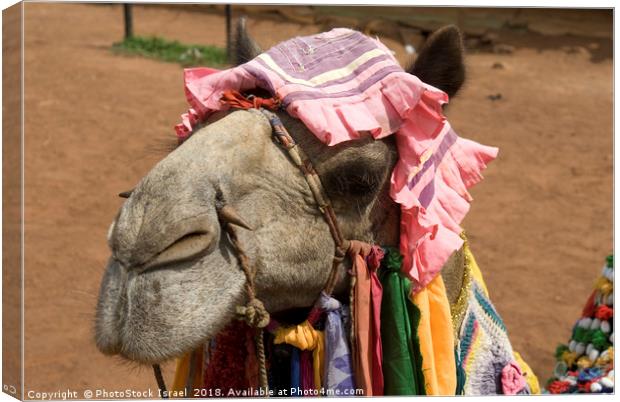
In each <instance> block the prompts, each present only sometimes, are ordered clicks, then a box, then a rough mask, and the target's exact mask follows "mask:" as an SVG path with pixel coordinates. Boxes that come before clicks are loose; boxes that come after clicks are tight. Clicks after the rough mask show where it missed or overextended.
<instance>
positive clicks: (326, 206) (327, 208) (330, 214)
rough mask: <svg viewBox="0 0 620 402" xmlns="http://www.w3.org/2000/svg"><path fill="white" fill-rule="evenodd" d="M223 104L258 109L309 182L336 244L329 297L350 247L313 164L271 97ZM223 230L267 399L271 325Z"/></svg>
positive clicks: (233, 236) (245, 265) (226, 98)
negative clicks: (239, 278)
mask: <svg viewBox="0 0 620 402" xmlns="http://www.w3.org/2000/svg"><path fill="white" fill-rule="evenodd" d="M222 101H223V102H225V103H228V104H229V105H231V106H232V107H235V108H239V109H258V110H259V111H260V112H261V113H262V114H263V116H265V117H266V118H267V120H268V121H269V124H270V125H271V128H272V136H273V138H274V140H275V142H277V143H278V145H280V146H281V147H282V148H283V149H284V150H285V151H286V153H287V154H288V156H289V159H290V160H291V161H292V162H293V164H294V165H295V166H297V168H299V170H300V171H301V173H302V174H303V176H304V178H305V180H306V182H307V183H308V187H309V188H310V191H311V192H312V195H313V197H314V200H315V202H316V203H317V207H318V209H319V211H320V212H321V214H322V215H323V218H324V219H325V222H326V223H327V226H328V227H329V231H330V233H331V236H332V238H333V239H334V243H335V250H334V257H333V260H332V267H331V271H330V274H329V277H328V279H327V282H326V283H325V286H324V293H326V294H327V295H331V294H332V292H333V291H334V287H335V286H336V282H337V278H338V269H339V267H340V265H341V264H342V262H343V261H344V258H345V256H346V253H347V251H348V250H349V248H350V246H351V242H350V241H349V240H346V239H345V238H344V237H343V236H342V232H341V230H340V227H339V226H338V221H337V219H336V214H335V212H334V209H333V207H332V205H331V203H330V202H329V198H328V197H327V194H326V192H325V190H324V188H323V185H322V184H321V180H320V178H319V175H318V174H317V172H316V170H314V167H313V165H312V163H311V162H310V160H309V159H308V157H307V156H306V154H305V153H304V151H303V150H302V149H301V147H300V146H299V144H298V143H297V142H295V140H294V139H293V137H292V136H291V135H290V134H289V132H288V130H287V129H286V127H285V126H284V124H282V121H281V120H280V118H279V117H278V115H277V114H275V113H274V112H272V111H270V110H267V109H266V108H269V109H272V110H276V109H277V108H278V107H279V106H280V104H279V102H278V101H277V100H275V99H273V98H272V99H264V98H259V97H256V96H253V95H250V96H247V97H245V96H244V95H242V94H240V93H238V92H236V91H227V92H225V93H224V95H223V97H222ZM223 229H224V230H225V231H226V233H227V234H228V238H229V240H230V242H231V245H232V248H233V250H234V251H235V254H236V256H237V260H238V261H239V265H240V266H241V269H242V271H243V273H244V275H245V277H246V283H245V290H246V294H247V303H246V305H245V306H239V307H237V315H238V318H240V319H243V320H244V321H245V322H246V323H247V324H248V325H249V326H250V327H252V328H255V330H256V333H255V336H254V341H255V344H256V357H257V360H258V364H259V383H260V387H261V388H262V389H263V390H264V391H265V393H264V394H265V395H266V396H268V395H269V392H268V388H269V385H268V378H267V365H266V357H265V347H264V342H263V337H264V329H265V327H267V326H268V325H270V316H269V313H268V312H267V310H266V309H265V307H264V305H263V303H262V302H261V301H260V300H259V299H257V298H256V290H255V282H254V279H255V276H256V268H255V267H254V266H252V264H251V263H250V260H249V258H248V257H247V255H246V253H245V251H244V250H243V247H242V246H241V243H240V242H239V238H238V236H237V232H236V229H235V228H234V227H233V225H232V224H230V223H224V225H223ZM320 313H321V311H320V309H319V308H318V307H316V306H315V307H313V308H312V310H311V311H310V313H309V315H308V321H309V322H310V323H311V324H314V323H316V321H318V319H319V317H320ZM190 365H191V364H190ZM153 370H154V373H155V379H156V380H157V385H158V387H159V389H160V395H162V396H163V397H164V398H166V397H167V394H168V393H167V391H166V385H165V382H164V379H163V376H162V373H161V368H160V366H159V365H158V364H154V365H153ZM191 371H192V370H191V367H190V377H191V378H188V381H187V386H186V392H187V394H186V395H189V392H191V386H192V384H193V376H192V375H191Z"/></svg>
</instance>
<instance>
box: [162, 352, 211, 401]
mask: <svg viewBox="0 0 620 402" xmlns="http://www.w3.org/2000/svg"><path fill="white" fill-rule="evenodd" d="M195 353H197V354H198V356H197V359H196V367H197V370H196V371H195V373H194V380H193V388H194V389H198V388H202V356H203V347H202V346H200V347H199V348H198V349H196V350H195ZM191 359H192V352H188V353H186V354H185V355H183V356H182V357H180V358H178V359H177V364H176V370H175V372H174V381H173V382H172V387H171V388H170V389H169V392H174V393H175V394H176V395H179V393H180V392H183V391H184V390H185V385H186V384H187V377H188V376H189V363H190V361H191ZM185 397H186V398H192V397H193V395H185Z"/></svg>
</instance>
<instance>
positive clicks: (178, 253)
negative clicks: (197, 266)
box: [139, 232, 215, 272]
mask: <svg viewBox="0 0 620 402" xmlns="http://www.w3.org/2000/svg"><path fill="white" fill-rule="evenodd" d="M214 240H215V234H214V233H213V232H192V233H188V234H186V235H183V236H181V237H180V238H178V239H177V240H175V241H174V242H173V243H172V244H170V245H169V246H168V247H166V248H165V249H164V250H163V251H161V252H160V253H158V254H157V255H155V256H154V257H153V258H151V259H150V260H149V261H147V262H146V263H144V264H143V265H142V266H140V267H139V271H140V272H143V271H145V270H151V269H154V268H161V267H163V266H167V265H171V264H178V263H181V262H186V261H190V260H195V259H197V258H201V257H204V256H205V255H206V254H208V253H209V252H210V251H211V249H212V246H213V245H214V244H215V242H214Z"/></svg>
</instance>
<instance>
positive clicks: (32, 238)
mask: <svg viewBox="0 0 620 402" xmlns="http://www.w3.org/2000/svg"><path fill="white" fill-rule="evenodd" d="M135 20H136V22H135V29H136V31H137V32H138V33H140V34H159V35H161V36H164V37H167V38H173V39H179V40H182V41H185V42H198V43H211V44H215V45H224V28H223V27H224V25H223V23H224V19H223V17H222V16H221V15H210V14H202V13H189V12H186V11H181V10H170V9H156V10H146V9H143V8H140V7H138V8H137V9H136V10H135ZM274 24H275V23H274V22H273V21H268V20H263V21H256V20H253V21H251V22H250V29H251V30H252V31H253V33H254V34H255V36H256V38H257V39H258V41H259V42H260V43H261V44H262V45H265V46H267V45H270V44H272V43H275V42H277V41H279V40H283V39H286V38H288V37H290V36H292V35H294V34H307V33H311V32H315V31H316V29H317V28H316V27H313V26H303V27H300V26H298V25H295V24H277V27H276V26H274ZM25 25H26V29H25V49H26V51H25V74H26V76H25V79H26V81H25V108H26V112H25V119H26V127H25V133H26V134H25V150H26V161H25V197H26V198H25V216H26V226H25V227H26V234H25V241H26V257H25V262H26V275H25V281H26V282H25V286H26V288H25V289H26V291H25V292H26V293H25V301H26V313H25V325H26V326H25V329H26V335H25V357H26V359H25V374H26V379H25V387H26V388H25V389H26V393H27V392H28V391H29V390H35V391H55V390H58V389H64V388H69V389H72V390H77V391H80V392H81V391H82V390H84V389H95V388H106V389H108V390H121V389H125V388H133V389H147V388H149V387H150V388H152V389H155V384H154V380H153V379H152V376H151V371H150V369H149V368H148V367H146V368H145V367H142V368H141V367H136V366H135V365H133V364H129V363H125V362H123V361H121V360H120V359H115V358H109V357H105V356H103V355H102V354H100V353H99V352H98V351H97V350H96V348H95V346H94V342H93V338H92V337H93V331H92V324H93V312H94V306H95V302H96V294H97V291H98V286H99V281H100V278H101V275H102V273H103V267H104V265H105V262H106V259H107V256H108V249H107V246H106V241H105V238H106V231H107V228H108V225H109V223H110V222H111V220H112V219H113V218H114V216H115V213H116V211H117V209H118V208H119V206H120V205H121V203H122V201H121V200H120V199H119V198H117V196H116V194H117V193H118V192H120V191H123V190H127V189H130V188H132V186H133V185H134V184H135V183H136V182H137V181H138V180H139V178H141V177H142V176H143V175H144V174H145V173H146V172H147V171H148V170H149V168H150V167H151V166H152V165H153V164H154V163H155V162H156V161H157V160H159V159H161V158H162V157H163V156H164V155H165V153H164V152H163V151H157V148H158V146H159V145H160V144H161V142H162V141H164V140H165V139H166V138H171V136H173V131H172V126H173V125H174V124H175V123H176V122H177V120H178V118H179V114H180V113H181V112H182V111H183V110H184V109H185V107H186V105H185V101H184V96H183V89H182V69H181V67H180V66H178V65H175V64H166V63H161V62H157V61H153V60H146V59H142V58H132V57H124V56H118V55H115V54H113V53H112V52H111V51H110V45H111V44H112V43H113V42H115V41H118V40H119V39H120V38H121V37H122V33H123V25H122V14H121V9H120V6H117V5H115V6H108V5H75V4H74V5H70V4H38V3H27V4H26V5H25ZM597 29H599V31H600V26H599V27H597ZM609 30H611V25H610V27H609ZM506 40H507V41H512V42H510V43H512V44H514V45H515V46H516V49H515V51H514V52H513V53H512V54H493V53H481V52H480V53H471V54H470V55H469V57H468V61H467V62H468V67H469V80H468V82H467V85H466V87H465V89H464V90H463V91H462V93H461V94H460V95H459V97H458V98H457V99H455V100H454V101H453V104H452V105H451V106H450V108H449V112H448V113H449V118H450V120H451V122H452V124H453V126H454V127H456V128H457V131H458V132H459V133H460V134H461V135H463V136H466V137H469V138H472V139H475V140H477V141H481V142H483V143H485V144H492V145H496V146H499V148H500V150H501V151H500V157H499V158H498V160H497V161H496V162H494V163H493V164H492V165H491V166H490V167H489V169H488V170H487V173H486V180H485V181H484V182H483V183H482V184H481V185H479V186H478V187H476V188H475V189H474V190H473V192H472V193H473V195H474V197H475V199H476V200H475V201H474V204H473V207H472V210H471V213H470V215H469V216H468V217H467V218H466V222H465V224H464V226H465V228H466V229H467V230H468V232H469V236H470V240H471V244H472V248H473V251H474V253H475V255H476V256H477V259H478V262H479V265H480V266H481V267H482V270H483V272H484V274H485V277H486V280H487V284H488V287H489V289H490V292H491V297H492V299H493V301H494V302H495V304H496V306H497V308H498V310H499V311H500V313H501V315H502V316H503V318H504V320H505V321H506V324H507V326H508V329H509V332H510V335H511V338H512V341H513V344H514V347H515V349H516V350H518V351H519V352H521V353H522V355H523V356H524V358H525V359H526V360H527V361H529V363H530V364H531V365H532V367H533V368H534V370H535V371H536V373H537V374H538V375H539V376H540V377H541V379H545V378H547V377H548V376H549V374H550V373H551V371H552V369H553V365H554V358H553V352H554V349H555V346H556V344H557V343H558V342H562V341H565V340H566V339H567V337H568V336H569V332H570V328H571V326H572V324H573V321H574V320H575V319H576V318H578V316H579V311H580V308H581V305H582V304H583V302H584V301H585V299H586V298H587V296H588V294H589V292H590V290H591V288H592V284H593V282H594V280H595V279H596V277H597V275H598V273H599V270H600V267H602V264H603V262H604V258H605V256H606V255H607V254H609V253H610V252H611V250H612V164H613V160H612V60H611V59H610V58H609V55H610V54H611V48H610V47H611V44H610V41H609V40H600V39H594V38H588V37H582V36H572V37H571V36H561V37H554V38H545V37H541V36H536V37H534V38H529V37H527V36H523V37H512V38H510V37H507V39H506ZM390 44H391V43H390ZM397 50H399V51H400V50H402V48H398V49H397ZM595 51H596V52H597V54H598V56H599V57H596V58H595V59H594V60H595V61H592V60H593V58H592V54H593V53H594V52H595ZM601 54H602V55H603V56H600V55H601ZM495 63H501V64H502V65H503V67H504V68H502V69H494V68H492V66H493V65H494V64H495ZM497 93H501V95H502V98H501V99H500V100H497V101H492V100H490V99H488V96H489V95H492V94H497ZM165 368H166V375H167V376H168V378H169V379H170V375H171V370H170V368H171V366H170V365H169V364H168V365H167V366H166V367H165ZM26 396H28V395H27V394H26Z"/></svg>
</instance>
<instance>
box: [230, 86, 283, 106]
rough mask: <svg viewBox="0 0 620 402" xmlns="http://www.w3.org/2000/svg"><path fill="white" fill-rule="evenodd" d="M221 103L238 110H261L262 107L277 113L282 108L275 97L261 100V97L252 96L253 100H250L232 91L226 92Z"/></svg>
mask: <svg viewBox="0 0 620 402" xmlns="http://www.w3.org/2000/svg"><path fill="white" fill-rule="evenodd" d="M220 102H222V103H227V104H229V105H230V106H231V107H234V108H237V109H260V108H261V107H264V108H266V109H270V110H274V111H275V110H277V109H278V107H280V101H279V100H278V99H277V98H275V97H273V98H261V97H259V96H252V97H251V98H248V97H246V96H244V95H243V94H242V93H240V92H239V91H235V90H232V89H229V90H227V91H224V93H223V94H222V98H221V99H220Z"/></svg>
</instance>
